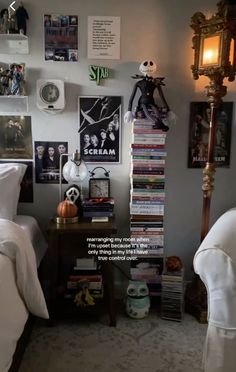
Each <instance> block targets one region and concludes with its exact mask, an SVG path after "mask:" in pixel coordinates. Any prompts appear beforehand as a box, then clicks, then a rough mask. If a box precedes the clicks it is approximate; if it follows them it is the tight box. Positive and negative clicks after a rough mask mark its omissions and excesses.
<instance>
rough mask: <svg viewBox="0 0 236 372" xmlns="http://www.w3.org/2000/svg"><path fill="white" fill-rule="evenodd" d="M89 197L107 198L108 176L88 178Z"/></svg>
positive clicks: (108, 190)
mask: <svg viewBox="0 0 236 372" xmlns="http://www.w3.org/2000/svg"><path fill="white" fill-rule="evenodd" d="M89 197H90V198H109V197H110V179H109V178H90V180H89Z"/></svg>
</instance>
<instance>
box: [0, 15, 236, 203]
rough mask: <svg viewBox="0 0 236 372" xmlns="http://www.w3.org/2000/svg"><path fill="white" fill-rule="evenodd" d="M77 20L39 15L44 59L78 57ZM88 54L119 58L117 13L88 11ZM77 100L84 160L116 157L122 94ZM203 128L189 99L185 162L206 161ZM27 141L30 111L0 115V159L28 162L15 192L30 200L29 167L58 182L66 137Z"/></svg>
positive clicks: (222, 148)
mask: <svg viewBox="0 0 236 372" xmlns="http://www.w3.org/2000/svg"><path fill="white" fill-rule="evenodd" d="M78 26H79V25H78V16H71V15H68V16H64V15H58V14H50V15H49V14H47V15H45V16H44V36H45V38H44V40H45V43H44V45H45V49H44V52H45V54H44V55H45V61H53V62H77V61H78V59H79V55H78ZM88 58H97V59H99V58H100V59H119V58H120V17H108V16H101V17H92V16H91V17H88ZM78 101H79V102H78V106H79V108H78V111H79V112H78V115H79V128H78V137H79V143H80V151H81V154H82V157H83V159H84V161H85V162H88V163H101V162H102V163H108V164H109V163H120V160H121V159H120V155H121V97H119V96H86V97H79V100H78ZM232 110H233V103H232V102H224V103H223V104H222V106H221V107H220V109H219V113H218V123H217V133H216V153H215V161H216V165H217V166H219V167H228V166H229V164H230V137H231V121H232ZM208 132H209V107H208V105H207V103H206V102H192V103H191V104H190V125H189V146H188V167H189V168H201V167H203V166H204V165H205V162H206V156H207V144H208ZM32 143H33V139H32V130H31V116H25V115H23V116H21V115H2V116H0V160H1V161H4V162H11V161H13V159H15V160H17V161H21V162H23V163H25V164H27V165H28V167H27V172H26V175H25V177H24V179H23V182H22V190H21V195H20V201H23V202H33V168H34V170H35V182H36V183H46V184H49V183H58V182H59V159H60V155H61V154H62V153H68V143H67V142H64V141H62V142H60V141H34V146H33V145H32ZM33 158H34V167H33V162H32V159H33ZM30 160H31V161H30ZM64 160H65V161H66V157H65V158H64Z"/></svg>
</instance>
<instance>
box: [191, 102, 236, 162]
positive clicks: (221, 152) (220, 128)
mask: <svg viewBox="0 0 236 372" xmlns="http://www.w3.org/2000/svg"><path fill="white" fill-rule="evenodd" d="M232 115H233V102H222V104H221V105H220V106H219V108H218V110H217V125H216V144H215V156H214V164H215V166H216V167H229V165H230V145H231V127H232ZM209 125H210V106H209V103H207V102H191V103H190V120H189V144H188V168H204V167H205V165H206V162H207V151H208V137H209Z"/></svg>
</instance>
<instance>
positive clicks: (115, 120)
mask: <svg viewBox="0 0 236 372" xmlns="http://www.w3.org/2000/svg"><path fill="white" fill-rule="evenodd" d="M79 135H80V151H81V154H82V157H83V160H84V161H85V162H88V163H101V162H102V163H119V162H120V136H121V97H117V96H102V97H98V96H96V97H94V96H86V97H79Z"/></svg>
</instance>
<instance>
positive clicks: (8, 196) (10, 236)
mask: <svg viewBox="0 0 236 372" xmlns="http://www.w3.org/2000/svg"><path fill="white" fill-rule="evenodd" d="M25 170H26V166H25V165H24V164H19V163H14V164H12V163H11V164H0V190H1V192H0V372H7V371H8V370H9V368H10V366H11V363H12V357H13V354H14V352H15V349H16V345H17V341H18V340H19V338H20V336H21V334H22V332H23V330H24V326H25V324H26V322H27V319H28V315H29V313H32V314H33V315H36V316H39V317H41V318H45V319H48V311H47V306H46V302H45V299H44V295H43V292H42V289H41V286H40V282H39V279H38V273H37V267H38V266H39V264H40V261H41V260H42V257H43V256H44V254H45V252H46V249H47V244H46V241H45V239H44V236H43V234H42V232H41V230H40V228H39V225H38V223H37V221H36V220H35V218H33V217H31V216H16V207H17V203H18V197H19V190H20V182H21V180H22V177H23V175H24V172H25ZM13 199H15V200H13Z"/></svg>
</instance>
